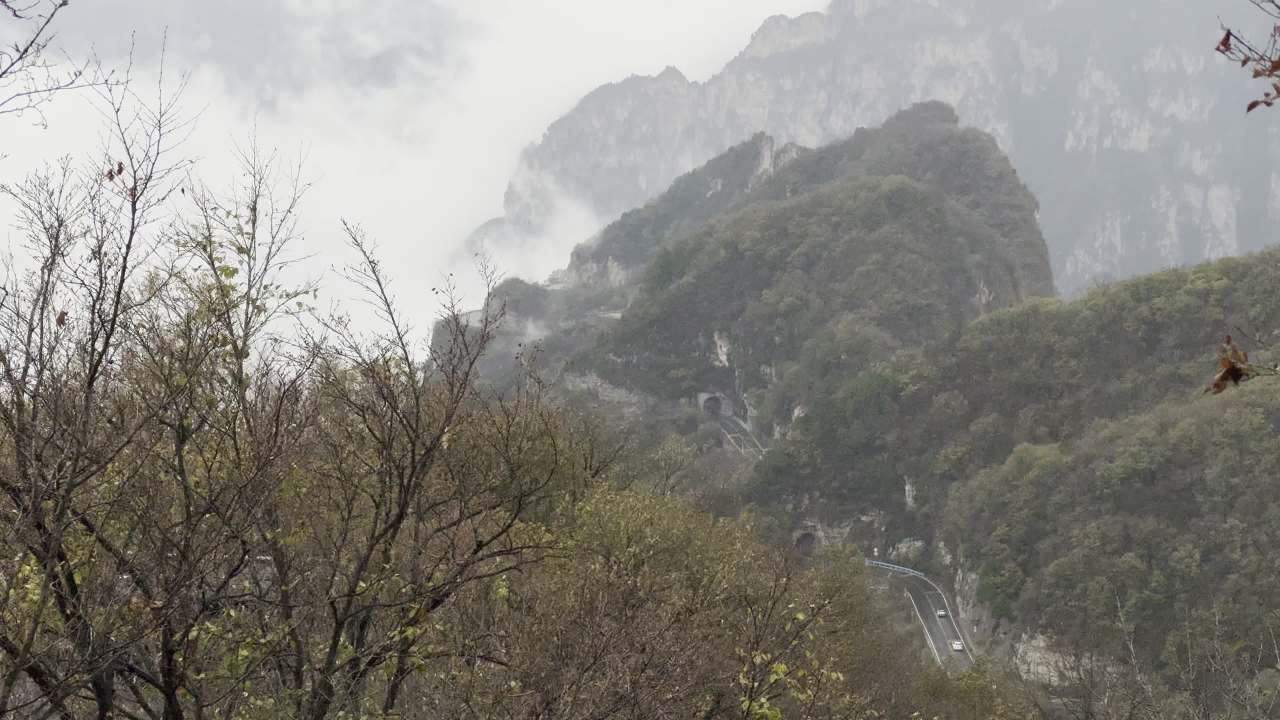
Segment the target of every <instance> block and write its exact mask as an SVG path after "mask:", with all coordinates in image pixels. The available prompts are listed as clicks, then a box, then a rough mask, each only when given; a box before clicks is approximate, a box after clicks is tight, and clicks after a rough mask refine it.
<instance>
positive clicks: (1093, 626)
mask: <svg viewBox="0 0 1280 720" xmlns="http://www.w3.org/2000/svg"><path fill="white" fill-rule="evenodd" d="M1278 282H1280V252H1276V251H1267V252H1264V253H1260V254H1256V255H1251V256H1246V257H1242V258H1235V259H1231V260H1224V261H1220V262H1218V263H1214V264H1210V265H1205V266H1200V267H1196V268H1192V269H1187V270H1174V271H1167V272H1164V273H1160V274H1157V275H1153V276H1149V277H1145V278H1140V279H1137V280H1133V281H1129V282H1125V283H1121V284H1117V285H1115V286H1111V287H1108V288H1104V289H1100V290H1097V291H1094V292H1092V293H1090V294H1088V295H1086V296H1085V297H1084V298H1082V299H1080V300H1078V301H1075V302H1071V303H1063V302H1060V301H1057V300H1040V301H1034V302H1031V303H1028V304H1025V305H1023V306H1021V307H1018V308H1014V309H1010V310H1005V311H1001V312H997V313H993V314H991V315H989V316H987V317H984V318H982V319H980V320H978V321H976V322H974V323H973V324H971V325H969V326H968V327H967V328H965V330H964V331H963V332H961V333H959V334H958V336H956V337H954V338H951V339H948V340H946V341H942V342H938V343H934V344H931V345H930V346H929V347H928V348H927V349H925V350H924V351H922V352H904V353H900V354H898V355H896V356H894V357H893V358H892V359H891V360H890V361H888V362H884V363H880V364H877V365H875V366H874V367H869V368H868V369H866V370H864V371H863V372H862V373H860V374H858V375H857V376H855V377H854V378H851V379H850V380H849V381H848V382H849V385H850V386H851V387H853V388H856V389H857V391H856V392H854V393H849V394H847V395H844V396H837V398H835V399H833V401H832V402H828V403H819V404H817V405H815V407H814V408H812V409H811V410H810V412H809V413H808V414H807V415H806V416H805V417H804V418H802V419H801V420H799V421H798V422H797V423H796V426H795V428H794V430H793V432H792V433H790V434H789V436H788V438H787V440H786V441H785V442H784V443H781V444H780V445H779V446H777V448H775V449H774V450H773V451H772V452H771V453H770V455H769V456H768V457H766V459H765V461H764V462H763V463H762V464H761V465H760V466H759V467H758V470H757V482H758V483H759V484H758V487H757V491H756V495H755V497H757V498H758V499H759V501H761V502H765V503H777V502H785V500H783V499H784V498H791V499H796V500H799V499H808V500H809V501H810V502H809V503H808V505H807V506H806V509H805V510H804V511H803V512H806V513H816V514H818V515H820V516H824V517H828V518H830V517H839V516H842V515H847V514H848V513H849V512H851V511H853V510H854V509H855V508H856V509H865V507H866V506H867V501H868V495H867V491H866V489H865V488H866V486H867V484H868V483H873V487H875V486H879V487H886V492H887V486H888V485H889V484H892V483H897V491H898V492H897V497H896V498H895V499H894V500H893V501H892V502H889V503H887V504H884V503H883V499H882V498H877V499H876V500H875V502H874V503H873V505H874V506H875V507H877V508H878V509H882V510H888V511H889V512H891V513H893V514H895V515H897V516H898V517H899V518H900V524H899V525H898V526H897V528H896V534H895V532H891V533H890V536H889V540H890V541H892V540H893V539H894V538H901V537H903V536H906V535H911V534H918V535H922V536H924V537H930V538H932V539H933V540H934V541H935V542H934V544H932V545H931V546H930V547H931V548H932V550H931V552H932V553H933V555H932V559H931V560H929V559H927V558H917V562H923V563H930V562H931V563H932V564H934V566H935V567H937V568H938V569H939V571H945V572H956V573H958V574H957V577H958V578H964V577H969V576H971V577H973V578H974V579H975V580H976V583H977V584H976V594H977V595H976V597H977V600H978V601H979V602H981V603H982V604H983V605H984V606H985V607H987V608H988V609H989V610H990V611H991V612H992V613H993V614H994V615H995V616H996V617H997V618H1002V619H1003V620H1004V621H1005V623H1006V625H1005V627H1006V628H1009V627H1015V628H1022V629H1024V630H1030V631H1042V632H1045V633H1047V634H1049V635H1050V636H1052V637H1053V638H1055V639H1056V641H1057V643H1058V645H1057V647H1058V648H1059V649H1060V650H1061V651H1062V652H1063V653H1065V656H1066V657H1069V656H1070V655H1071V654H1072V653H1079V652H1099V653H1103V654H1104V655H1106V656H1110V657H1112V658H1116V659H1119V660H1124V661H1126V662H1127V661H1130V660H1133V661H1135V662H1137V663H1139V664H1140V666H1141V667H1142V668H1143V670H1144V671H1148V672H1151V673H1152V674H1154V675H1155V676H1157V677H1159V678H1160V679H1161V680H1163V681H1164V683H1166V684H1167V687H1168V688H1173V689H1175V690H1177V691H1185V692H1188V693H1191V694H1192V695H1200V694H1203V698H1205V702H1206V703H1207V704H1208V705H1209V706H1216V704H1218V703H1227V702H1232V701H1233V700H1232V699H1231V698H1229V697H1227V695H1228V693H1229V689H1228V688H1226V687H1225V683H1226V682H1227V681H1226V680H1225V679H1224V678H1227V677H1235V678H1236V679H1237V680H1238V679H1239V678H1240V677H1248V678H1251V679H1253V680H1258V676H1257V673H1258V672H1260V671H1261V670H1262V669H1264V668H1268V667H1271V666H1273V664H1274V663H1275V662H1276V661H1277V660H1278V659H1280V658H1277V655H1276V654H1275V651H1274V648H1273V647H1272V645H1271V641H1270V637H1271V632H1272V628H1274V627H1276V623H1277V621H1278V620H1280V617H1277V615H1276V603H1275V600H1274V598H1275V597H1276V592H1277V591H1278V590H1280V585H1278V584H1280V572H1277V565H1276V564H1275V562H1274V560H1273V559H1272V557H1271V556H1272V549H1273V548H1274V547H1275V546H1276V543H1277V542H1280V500H1277V498H1276V493H1275V490H1276V477H1277V469H1278V463H1280V444H1277V442H1276V440H1275V438H1276V437H1277V433H1278V432H1280V427H1278V426H1277V422H1280V383H1277V381H1276V379H1274V378H1271V377H1259V378H1256V379H1253V380H1250V381H1248V382H1246V383H1244V384H1242V385H1241V386H1239V387H1238V388H1229V389H1228V390H1227V392H1225V393H1223V394H1221V395H1218V396H1211V395H1206V394H1205V393H1204V390H1203V388H1204V387H1205V384H1206V383H1207V381H1208V379H1209V377H1210V376H1211V375H1212V374H1213V373H1214V372H1216V370H1217V356H1216V355H1215V353H1214V350H1215V348H1216V347H1217V344H1218V342H1219V341H1220V340H1221V337H1220V335H1221V333H1223V332H1227V331H1235V332H1236V333H1237V336H1236V337H1237V340H1238V341H1239V342H1241V343H1243V344H1250V345H1252V346H1253V347H1251V348H1250V350H1251V351H1252V353H1253V355H1254V359H1255V360H1260V361H1261V362H1264V363H1272V362H1275V361H1276V360H1277V359H1280V358H1277V357H1276V355H1275V352H1274V351H1273V350H1272V348H1271V346H1270V343H1271V342H1273V340H1274V339H1275V338H1276V337H1277V328H1280V303H1278V302H1277V300H1276V298H1275V294H1274V292H1273V289H1274V288H1275V287H1276V286H1277V283H1278ZM1235 328H1246V330H1245V332H1247V333H1248V337H1249V338H1250V339H1248V340H1245V339H1243V338H1242V337H1241V335H1240V331H1239V330H1235ZM908 484H909V485H910V486H911V492H912V499H911V506H910V507H909V506H908V503H907V499H906V497H905V492H904V491H905V488H906V485H908ZM837 508H840V509H837ZM942 541H945V545H946V547H948V548H950V550H951V552H953V553H955V556H954V557H952V556H950V555H948V554H947V553H946V552H945V551H942V550H941V547H942V545H941V544H939V543H941V542H942ZM949 563H950V564H951V565H950V567H949V568H948V567H947V565H948V564H949ZM1008 623H1012V626H1010V625H1008ZM1065 664H1067V663H1065V662H1064V665H1065ZM1076 670H1077V671H1079V670H1080V668H1078V667H1077V668H1076ZM1094 670H1095V671H1098V668H1094ZM1099 672H1100V675H1099V677H1101V671H1099ZM1232 673H1238V674H1237V675H1232ZM1075 679H1077V680H1079V679H1080V678H1079V677H1077V678H1075ZM1095 680H1096V678H1095ZM1265 687H1267V685H1266V682H1262V685H1261V686H1253V689H1252V692H1254V693H1255V696H1254V697H1252V700H1251V702H1254V703H1257V702H1262V700H1261V699H1259V697H1257V696H1256V693H1259V692H1263V691H1264V690H1265ZM1260 688H1261V689H1260ZM1236 690H1237V691H1239V692H1244V689H1242V688H1236ZM1237 699H1238V698H1237Z"/></svg>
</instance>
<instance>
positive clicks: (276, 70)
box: [0, 0, 825, 315]
mask: <svg viewBox="0 0 1280 720" xmlns="http://www.w3.org/2000/svg"><path fill="white" fill-rule="evenodd" d="M823 5H825V3H824V2H821V0H746V1H744V0H699V1H698V2H632V1H626V2H600V1H598V0H546V1H543V2H528V1H525V0H489V1H486V2H474V1H468V0H446V1H441V2H430V3H418V2H408V1H395V2H384V3H377V4H368V3H355V2H325V3H297V2H285V1H282V0H276V1H273V2H248V1H247V0H237V1H235V2H230V3H225V4H219V5H218V9H217V10H216V11H215V10H213V9H212V8H211V7H209V6H207V4H204V3H199V2H195V1H194V0H187V1H183V2H166V3H163V4H160V5H153V4H152V3H147V2H141V0H137V1H133V2H124V3H118V4H117V3H100V4H96V5H95V4H87V3H86V4H80V3H76V4H73V5H72V6H71V7H69V8H68V10H67V11H66V12H65V15H64V16H63V18H62V19H61V20H60V22H64V23H65V24H64V25H63V26H61V28H60V30H59V35H58V37H57V39H56V41H55V45H57V46H59V47H63V48H64V49H65V50H66V51H67V52H68V53H69V54H74V55H77V56H80V55H83V54H84V50H85V47H86V46H89V45H91V46H92V47H94V48H95V49H96V51H97V53H98V54H99V55H100V56H101V58H102V59H103V61H104V62H105V63H106V64H107V66H108V67H112V68H116V69H117V71H118V72H119V71H121V69H122V68H123V67H124V66H125V65H126V63H127V62H128V60H129V57H130V53H131V57H132V64H133V67H132V73H133V76H134V84H135V87H136V88H137V89H138V92H139V93H140V94H141V95H142V96H143V97H144V98H146V97H149V93H153V92H154V89H155V88H156V87H157V83H158V82H159V74H158V72H159V69H160V68H161V59H162V58H163V71H164V78H165V79H164V83H165V85H166V86H167V87H168V89H169V91H170V92H172V91H173V90H174V89H175V88H176V87H177V86H178V85H179V83H180V82H183V78H185V83H186V88H185V90H184V94H183V104H182V107H183V108H184V109H185V110H186V111H187V113H188V114H189V115H190V116H191V117H192V118H193V119H194V120H195V122H194V125H193V126H192V128H191V133H190V138H189V140H187V141H186V143H185V144H184V145H183V146H182V147H181V148H179V152H180V153H183V154H186V155H188V156H192V157H196V158H198V160H199V162H198V166H197V171H196V172H197V173H198V175H199V176H200V177H201V178H203V179H204V180H205V181H206V182H208V183H209V184H210V185H212V186H213V187H215V188H216V187H219V186H221V185H224V184H226V183H229V182H230V181H231V180H232V179H233V178H234V175H235V168H236V166H235V161H234V155H235V154H234V148H235V147H237V146H239V147H243V146H245V145H246V144H248V143H250V142H255V141H256V143H257V144H258V145H260V146H261V147H263V148H264V149H266V150H268V151H273V152H275V153H277V154H278V155H279V157H280V158H281V161H282V162H284V163H290V162H297V161H301V163H302V167H303V176H304V178H305V179H306V180H307V181H308V182H309V183H310V189H309V190H308V192H307V195H306V201H305V203H304V205H303V208H302V217H303V228H302V229H303V230H304V233H305V238H306V241H305V244H304V245H303V246H299V247H297V248H295V252H297V253H298V254H299V255H305V256H307V257H308V258H309V259H308V261H307V262H306V263H304V264H302V265H301V266H300V267H299V272H300V273H302V274H305V275H306V276H308V277H321V276H324V277H326V278H328V279H327V280H326V283H327V284H328V283H332V282H333V278H332V275H333V273H332V272H331V270H332V268H333V267H334V266H335V265H341V264H342V263H344V262H347V261H348V260H349V257H348V256H347V254H346V252H345V246H344V241H343V238H342V235H341V233H340V228H339V220H340V219H347V220H349V221H352V222H355V223H358V224H360V225H361V226H362V227H363V228H364V229H365V230H366V231H367V232H368V234H369V235H370V236H371V237H373V238H374V239H375V240H376V241H377V243H378V246H379V252H380V254H381V255H382V257H383V258H384V261H385V262H386V265H387V266H388V267H389V268H393V269H394V270H393V273H394V280H395V286H396V289H397V291H398V292H399V294H400V299H401V301H402V303H403V304H404V305H405V308H406V309H407V310H410V311H412V313H413V314H415V315H418V314H426V315H430V314H432V313H433V312H434V301H433V300H432V297H431V295H430V293H429V292H428V289H429V288H430V287H432V286H436V285H439V284H440V283H441V282H442V280H443V279H444V278H445V277H446V276H447V274H448V273H454V278H455V282H456V284H457V285H458V287H459V288H460V289H461V290H462V291H463V293H464V294H465V295H466V298H467V302H468V303H472V304H477V303H478V302H479V297H478V296H479V290H480V287H481V286H480V285H479V283H478V276H477V275H476V273H475V267H474V259H473V258H471V257H470V254H469V253H460V252H459V248H460V247H461V243H462V240H463V239H464V238H465V237H466V236H467V235H468V234H469V233H470V232H471V231H472V230H473V229H474V228H475V227H476V226H477V225H479V224H480V223H481V222H483V221H485V220H486V219H488V218H490V217H493V216H495V215H500V214H501V211H502V197H503V192H504V190H505V187H506V183H507V180H508V178H509V176H510V174H511V172H512V170H513V168H514V167H515V162H516V158H517V156H518V154H519V152H520V150H521V149H522V148H523V147H524V146H526V145H528V144H530V143H532V142H534V141H536V140H538V139H539V137H540V136H541V133H542V131H543V129H544V128H545V127H546V126H547V125H548V124H550V122H551V121H552V120H554V119H555V118H556V117H557V116H559V115H560V114H562V113H564V112H566V111H568V110H569V109H571V108H572V106H573V104H574V103H575V102H576V100H577V99H578V98H579V97H580V96H582V95H583V94H585V93H586V92H588V91H590V90H591V89H592V88H594V87H596V86H597V85H600V84H602V83H605V82H609V81H613V80H616V79H620V78H623V77H626V76H628V75H631V74H654V73H657V72H660V71H661V70H662V69H663V68H664V67H666V66H668V65H675V66H677V67H679V68H680V69H681V70H682V71H683V72H685V73H686V75H688V76H689V77H690V78H692V79H697V78H704V77H707V76H709V75H711V74H712V73H714V72H715V71H717V70H718V69H719V68H720V67H721V66H722V65H723V64H724V63H725V62H727V61H728V60H729V59H730V58H731V57H732V56H733V55H734V54H735V53H736V52H737V51H738V50H740V48H741V47H742V46H743V45H744V44H745V42H746V41H747V39H748V38H749V37H750V35H751V33H752V32H753V31H754V30H755V29H756V27H758V26H759V24H760V23H761V22H762V21H763V20H764V19H765V18H766V17H768V16H769V15H772V14H778V13H784V14H795V13H800V12H804V11H807V10H814V9H819V8H821V7H822V6H823ZM100 106H101V103H97V102H95V101H94V99H93V98H92V96H91V94H88V93H82V94H79V95H71V94H67V95H63V96H61V97H59V98H58V99H57V101H56V102H53V103H51V104H49V105H48V106H46V108H45V112H44V117H43V118H40V117H36V116H31V115H29V116H27V117H24V118H21V119H18V120H14V119H6V120H5V121H4V122H5V127H4V138H5V141H4V155H5V157H4V159H3V160H0V169H2V170H3V171H4V173H5V175H6V176H7V177H10V178H12V177H15V176H18V175H21V174H22V173H24V172H26V171H27V170H29V169H30V168H33V167H36V166H38V165H39V164H40V163H42V162H45V161H47V160H50V159H52V158H56V157H59V156H63V155H71V156H76V157H82V156H86V155H91V154H92V153H93V152H94V151H95V150H96V149H97V147H98V146H99V139H100V134H101V132H102V127H103V118H102V116H101V115H100V114H99V111H98V108H100ZM41 120H43V122H40V121H41ZM570 206H571V205H570ZM605 220H607V218H599V217H596V216H594V215H593V214H591V213H590V212H589V211H587V210H585V209H584V210H582V211H581V212H571V213H567V214H565V215H564V217H562V218H561V219H560V220H559V221H558V222H557V224H556V226H555V228H554V242H553V243H551V244H550V245H548V246H547V247H546V248H545V251H544V250H539V251H538V252H535V253H531V254H530V253H521V254H518V255H511V256H506V257H503V256H498V257H494V258H492V261H493V263H494V264H495V266H496V268H497V270H498V271H499V272H500V273H503V274H506V275H518V276H521V277H527V278H532V279H542V278H544V277H545V275H546V274H547V273H548V272H550V271H551V270H554V269H556V268H557V267H560V266H562V265H563V264H564V262H565V259H566V257H567V250H568V248H570V247H572V246H573V244H575V243H577V242H581V241H584V240H586V239H587V237H588V235H589V234H590V233H591V232H592V231H593V230H595V229H596V228H598V227H599V225H600V223H602V222H603V221H605ZM0 233H4V234H3V235H0V238H3V242H4V243H5V244H7V245H10V246H13V245H14V244H15V242H16V241H17V238H16V237H15V236H14V235H13V233H12V229H11V228H9V227H5V228H3V230H0ZM334 289H335V290H338V289H339V288H337V287H335V288H334ZM355 309H356V310H357V311H358V308H355Z"/></svg>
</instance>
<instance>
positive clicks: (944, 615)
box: [938, 610, 947, 617]
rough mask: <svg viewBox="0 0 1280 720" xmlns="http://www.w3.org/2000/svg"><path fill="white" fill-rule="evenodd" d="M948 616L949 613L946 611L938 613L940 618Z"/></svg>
mask: <svg viewBox="0 0 1280 720" xmlns="http://www.w3.org/2000/svg"><path fill="white" fill-rule="evenodd" d="M946 616H947V611H946V610H939V611H938V617H946Z"/></svg>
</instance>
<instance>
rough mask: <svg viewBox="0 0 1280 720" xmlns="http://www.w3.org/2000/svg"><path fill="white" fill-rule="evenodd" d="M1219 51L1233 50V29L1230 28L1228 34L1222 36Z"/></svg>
mask: <svg viewBox="0 0 1280 720" xmlns="http://www.w3.org/2000/svg"><path fill="white" fill-rule="evenodd" d="M1218 52H1220V53H1226V52H1231V31H1230V30H1228V31H1227V32H1226V34H1224V35H1223V36H1222V40H1221V41H1220V42H1219V43H1218Z"/></svg>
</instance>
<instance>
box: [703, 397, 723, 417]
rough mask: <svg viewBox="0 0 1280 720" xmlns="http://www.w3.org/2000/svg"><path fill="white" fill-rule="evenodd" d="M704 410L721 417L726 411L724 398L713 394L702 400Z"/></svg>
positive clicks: (713, 415)
mask: <svg viewBox="0 0 1280 720" xmlns="http://www.w3.org/2000/svg"><path fill="white" fill-rule="evenodd" d="M702 411H703V412H705V413H706V414H708V415H710V416H712V417H720V414H721V413H723V412H724V400H722V399H721V398H720V396H719V395H712V396H711V397H709V398H707V399H706V400H703V401H702Z"/></svg>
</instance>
